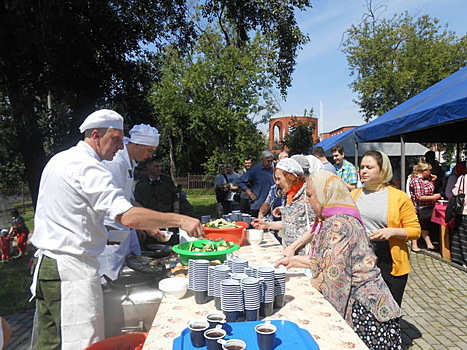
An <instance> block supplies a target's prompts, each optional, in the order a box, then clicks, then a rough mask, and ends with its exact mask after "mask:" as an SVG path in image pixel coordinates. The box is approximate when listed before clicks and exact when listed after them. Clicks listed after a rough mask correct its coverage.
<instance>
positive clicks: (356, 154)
mask: <svg viewBox="0 0 467 350" xmlns="http://www.w3.org/2000/svg"><path fill="white" fill-rule="evenodd" d="M354 142H355V156H354V158H355V168H356V169H357V170H358V143H357V141H355V139H354Z"/></svg>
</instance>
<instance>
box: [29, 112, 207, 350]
mask: <svg viewBox="0 0 467 350" xmlns="http://www.w3.org/2000/svg"><path fill="white" fill-rule="evenodd" d="M80 131H81V132H82V133H84V140H83V141H80V142H79V143H78V144H77V145H76V146H74V147H72V148H70V149H68V150H66V151H63V152H61V153H58V154H56V155H55V156H54V157H52V159H51V160H50V161H49V162H48V164H47V165H46V167H45V168H44V171H43V172H42V177H41V182H40V186H39V196H38V199H37V206H36V214H35V218H34V234H33V236H32V238H31V242H32V243H33V244H34V245H35V246H36V247H37V248H38V250H37V253H36V257H37V258H38V260H37V265H36V268H35V270H34V278H33V283H32V285H31V292H32V293H33V297H34V296H37V298H36V313H37V315H36V316H37V317H35V319H36V320H37V322H35V327H38V328H39V329H38V337H37V338H36V337H33V339H32V344H33V347H36V346H37V348H38V349H62V350H69V349H73V350H74V349H76V350H82V349H84V348H86V347H87V346H89V345H90V344H93V343H95V342H97V341H99V340H102V339H104V313H103V295H102V287H101V284H100V276H99V275H98V267H99V263H98V261H97V256H98V255H99V254H100V253H101V252H102V251H103V250H104V247H105V245H106V242H107V239H108V231H107V230H106V228H105V226H104V217H105V216H109V217H110V218H111V219H115V220H117V221H118V222H119V223H121V224H122V225H125V226H128V227H132V228H135V229H142V230H147V229H155V228H161V227H167V226H171V227H181V228H183V229H184V230H185V231H187V232H188V233H189V234H190V235H192V236H195V237H199V236H202V235H203V230H202V226H201V223H200V222H199V221H198V220H196V219H194V218H190V217H187V216H183V215H177V214H172V213H157V212H155V211H152V210H148V209H145V208H137V207H133V205H132V204H131V203H130V202H129V201H128V200H127V199H126V198H125V195H124V193H123V190H122V189H121V188H118V187H117V186H116V185H115V180H114V178H113V176H112V173H111V172H110V171H109V170H108V168H107V167H106V166H105V165H104V164H103V163H102V160H112V158H113V157H114V156H115V154H116V153H117V152H118V151H119V150H121V149H123V118H122V116H121V115H119V114H118V113H116V112H114V111H111V110H107V109H102V110H99V111H96V112H94V113H92V114H91V115H89V116H88V117H87V118H86V119H85V120H84V122H83V124H82V125H81V127H80ZM33 334H35V332H33Z"/></svg>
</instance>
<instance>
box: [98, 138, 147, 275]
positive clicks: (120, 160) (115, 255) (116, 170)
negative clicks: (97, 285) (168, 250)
mask: <svg viewBox="0 0 467 350" xmlns="http://www.w3.org/2000/svg"><path fill="white" fill-rule="evenodd" d="M103 163H104V164H105V165H106V166H107V168H108V169H109V170H110V172H111V173H112V175H113V178H114V183H115V185H116V186H117V187H119V188H121V189H122V190H123V193H124V196H125V198H126V199H128V200H130V199H134V195H133V188H134V180H133V176H134V169H135V167H136V162H135V161H133V160H131V159H130V155H129V153H128V149H127V147H126V144H125V146H124V148H123V149H122V150H120V151H118V152H117V154H116V155H115V157H114V158H113V159H112V160H111V161H106V160H104V161H103ZM104 224H105V225H106V226H109V227H114V228H116V229H119V230H124V231H130V229H129V228H128V227H126V226H124V225H122V224H120V223H119V222H118V221H116V220H113V219H111V218H110V217H108V216H106V217H105V219H104ZM130 253H134V254H136V255H141V248H140V246H139V241H138V236H137V234H136V231H134V230H131V232H130V233H129V235H128V237H127V238H126V239H125V240H124V241H122V242H121V243H120V244H119V245H106V246H105V249H104V251H103V252H102V253H101V254H100V255H99V256H98V257H97V259H98V260H99V264H100V267H99V275H100V276H102V275H104V274H105V275H106V276H107V277H109V278H110V279H112V280H115V279H116V278H118V274H119V272H120V269H121V268H122V267H123V265H124V262H125V257H126V256H127V255H128V254H130Z"/></svg>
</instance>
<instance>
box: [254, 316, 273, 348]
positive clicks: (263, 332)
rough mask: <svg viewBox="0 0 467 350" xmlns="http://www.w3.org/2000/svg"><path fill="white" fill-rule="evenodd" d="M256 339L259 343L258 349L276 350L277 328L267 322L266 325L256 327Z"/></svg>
mask: <svg viewBox="0 0 467 350" xmlns="http://www.w3.org/2000/svg"><path fill="white" fill-rule="evenodd" d="M255 331H256V339H257V341H258V348H259V349H260V350H272V349H274V343H275V342H276V331H277V327H276V326H274V325H273V324H271V323H270V322H268V321H266V322H265V323H262V324H259V325H257V326H256V327H255Z"/></svg>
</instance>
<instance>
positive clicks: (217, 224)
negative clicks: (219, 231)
mask: <svg viewBox="0 0 467 350" xmlns="http://www.w3.org/2000/svg"><path fill="white" fill-rule="evenodd" d="M205 226H206V227H209V228H236V227H240V226H238V225H237V224H236V223H235V222H229V221H227V220H224V219H217V220H214V221H210V222H208V223H207V224H205Z"/></svg>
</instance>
